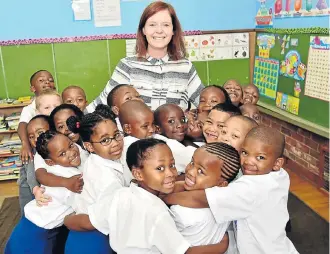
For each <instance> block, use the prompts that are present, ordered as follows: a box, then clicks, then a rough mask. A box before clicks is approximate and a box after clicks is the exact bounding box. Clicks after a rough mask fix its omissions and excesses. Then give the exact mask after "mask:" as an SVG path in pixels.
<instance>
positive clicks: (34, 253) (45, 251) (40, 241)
mask: <svg viewBox="0 0 330 254" xmlns="http://www.w3.org/2000/svg"><path fill="white" fill-rule="evenodd" d="M60 230H61V227H60V228H54V229H44V228H40V227H38V226H37V225H35V224H33V223H32V222H31V221H29V220H28V219H26V218H25V216H23V217H22V218H21V220H20V221H19V222H18V224H17V225H16V227H15V228H14V230H13V232H12V233H11V235H10V238H9V240H8V242H7V244H6V247H5V254H21V253H22V254H23V253H24V254H51V253H53V249H55V244H56V237H57V236H58V234H59V232H60Z"/></svg>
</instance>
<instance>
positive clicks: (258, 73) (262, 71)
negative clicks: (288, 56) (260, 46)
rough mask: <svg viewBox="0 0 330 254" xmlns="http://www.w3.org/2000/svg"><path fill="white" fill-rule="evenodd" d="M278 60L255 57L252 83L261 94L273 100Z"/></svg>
mask: <svg viewBox="0 0 330 254" xmlns="http://www.w3.org/2000/svg"><path fill="white" fill-rule="evenodd" d="M279 67H280V62H279V61H278V60H276V59H271V58H267V59H266V58H261V57H256V58H255V62H254V73H253V83H254V84H255V85H256V86H257V87H258V88H259V93H260V95H262V96H265V97H268V98H271V99H273V100H275V98H276V91H277V83H278V72H279Z"/></svg>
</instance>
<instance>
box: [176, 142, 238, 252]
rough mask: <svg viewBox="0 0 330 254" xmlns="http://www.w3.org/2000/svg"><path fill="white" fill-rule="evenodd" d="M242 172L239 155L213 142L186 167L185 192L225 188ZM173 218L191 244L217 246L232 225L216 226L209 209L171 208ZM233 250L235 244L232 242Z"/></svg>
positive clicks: (223, 145) (233, 149)
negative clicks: (215, 187)
mask: <svg viewBox="0 0 330 254" xmlns="http://www.w3.org/2000/svg"><path fill="white" fill-rule="evenodd" d="M239 169H240V161H239V154H238V152H237V151H236V150H235V148H233V147H231V146H229V145H227V144H224V143H212V144H206V145H205V146H203V147H201V148H198V149H197V150H196V151H195V153H194V155H193V158H192V160H191V162H190V163H189V164H188V166H187V168H186V174H185V181H184V189H185V190H186V191H192V190H204V189H206V188H212V187H214V186H219V187H225V186H227V185H228V184H229V183H230V182H231V181H232V180H233V179H234V178H235V176H236V174H237V172H238V170H239ZM171 211H172V214H173V219H174V221H175V224H176V226H177V228H178V230H179V232H180V233H181V234H182V235H183V237H184V238H185V239H186V240H187V241H188V242H189V243H190V244H191V245H192V246H199V245H207V244H215V243H218V242H219V241H220V240H221V239H222V238H223V237H224V235H225V233H226V230H227V228H228V225H229V222H224V223H220V224H218V223H216V221H215V219H214V217H213V215H212V212H211V210H210V209H192V208H187V207H183V206H179V205H174V206H171ZM230 244H231V245H232V246H233V249H232V251H231V250H230V249H228V251H227V252H226V253H232V252H233V251H234V250H235V241H233V242H230Z"/></svg>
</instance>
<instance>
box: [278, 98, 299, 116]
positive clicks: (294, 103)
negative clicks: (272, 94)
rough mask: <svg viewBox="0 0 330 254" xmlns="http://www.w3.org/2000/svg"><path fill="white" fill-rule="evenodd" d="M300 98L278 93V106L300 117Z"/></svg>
mask: <svg viewBox="0 0 330 254" xmlns="http://www.w3.org/2000/svg"><path fill="white" fill-rule="evenodd" d="M299 102H300V101H299V98H296V97H293V96H290V95H287V94H284V93H280V92H278V93H277V97H276V106H277V107H279V108H280V109H283V110H285V111H287V112H290V113H292V114H295V115H298V112H299Z"/></svg>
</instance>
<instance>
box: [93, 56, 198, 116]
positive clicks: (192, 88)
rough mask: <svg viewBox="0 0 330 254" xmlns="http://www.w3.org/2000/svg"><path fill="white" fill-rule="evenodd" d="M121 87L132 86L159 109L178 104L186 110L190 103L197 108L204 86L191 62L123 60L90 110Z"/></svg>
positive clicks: (166, 57)
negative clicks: (123, 85)
mask: <svg viewBox="0 0 330 254" xmlns="http://www.w3.org/2000/svg"><path fill="white" fill-rule="evenodd" d="M119 84H130V85H132V86H133V87H134V88H135V89H136V90H137V91H138V92H139V93H140V95H141V97H142V99H143V100H144V101H145V103H146V104H147V105H148V106H150V107H151V109H152V110H155V109H156V108H157V107H158V106H160V105H162V104H165V103H174V104H177V105H179V106H180V107H182V108H183V109H186V108H187V106H188V100H189V101H190V102H192V103H193V104H194V105H195V106H197V105H198V103H199V95H200V92H201V90H202V89H203V88H204V85H203V84H202V83H201V80H200V78H199V76H198V75H197V72H196V69H195V67H194V66H193V64H192V63H191V62H190V61H189V60H188V59H181V60H177V61H173V60H171V59H170V58H169V56H168V55H166V56H164V57H163V58H162V59H156V58H153V57H151V56H149V57H148V58H137V57H126V58H123V59H121V60H120V62H119V63H118V65H117V67H116V69H115V70H114V72H113V74H112V77H111V79H110V80H109V81H108V83H107V85H106V86H105V88H104V90H103V91H102V92H101V94H100V95H99V97H97V98H96V99H95V100H94V101H93V102H92V103H91V104H89V105H88V107H87V111H88V112H93V111H94V110H95V108H96V106H97V105H98V104H101V103H102V104H107V96H108V94H109V92H110V91H111V90H112V89H113V88H114V87H115V86H117V85H119Z"/></svg>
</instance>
